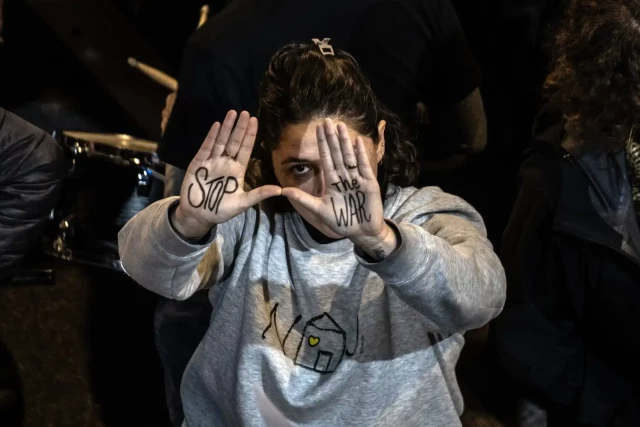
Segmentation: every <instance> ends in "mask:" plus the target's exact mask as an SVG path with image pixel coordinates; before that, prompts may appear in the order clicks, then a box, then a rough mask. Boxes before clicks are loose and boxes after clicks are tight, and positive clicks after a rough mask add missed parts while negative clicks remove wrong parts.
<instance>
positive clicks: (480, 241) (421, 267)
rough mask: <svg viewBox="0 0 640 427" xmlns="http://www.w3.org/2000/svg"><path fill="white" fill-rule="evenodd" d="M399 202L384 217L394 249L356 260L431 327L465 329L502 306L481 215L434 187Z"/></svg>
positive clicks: (499, 272)
mask: <svg viewBox="0 0 640 427" xmlns="http://www.w3.org/2000/svg"><path fill="white" fill-rule="evenodd" d="M403 191H407V189H404V190H403ZM403 205H404V206H403V207H401V208H400V209H399V212H398V214H397V215H394V216H393V218H392V219H390V220H388V221H389V223H390V224H392V226H393V227H394V228H395V229H396V232H397V234H398V237H399V240H400V241H399V246H398V248H397V249H396V250H395V251H394V252H393V253H392V254H391V255H390V256H389V257H388V258H386V259H384V260H383V261H381V262H378V263H368V262H367V261H365V259H364V258H363V257H362V256H358V259H359V261H360V263H361V264H363V265H365V266H366V267H368V268H369V269H370V270H372V271H373V272H375V273H377V274H378V275H379V276H380V277H381V278H382V280H383V281H384V282H385V284H386V285H387V286H389V287H391V289H393V291H394V292H395V293H396V294H397V295H398V296H399V297H400V298H401V299H402V300H404V301H405V302H406V303H407V304H409V305H410V306H412V307H413V308H415V309H416V310H418V311H419V312H420V313H422V314H423V315H424V316H425V317H426V318H427V320H428V321H430V322H431V324H432V325H431V327H432V328H433V330H434V332H438V333H445V334H448V333H456V332H464V331H467V330H470V329H476V328H479V327H481V326H483V325H485V324H486V323H488V322H489V321H490V320H492V319H493V318H495V317H496V316H497V315H498V314H499V313H500V311H501V310H502V307H503V305H504V301H505V297H506V279H505V274H504V270H503V268H502V265H501V264H500V260H499V259H498V256H497V255H496V254H495V252H494V251H493V248H492V246H491V243H490V242H489V240H488V239H487V237H486V230H485V227H484V223H483V221H482V218H481V217H480V215H479V214H478V213H477V212H476V211H475V210H474V209H473V208H472V207H471V206H470V205H469V204H468V203H466V202H464V201H463V200H462V199H460V198H458V197H455V196H452V195H449V194H446V193H443V192H442V191H440V190H439V189H433V188H426V189H422V190H417V191H416V192H415V193H414V194H413V195H411V196H410V197H409V198H408V199H407V200H406V201H405V202H404V204H403ZM357 255H358V254H357Z"/></svg>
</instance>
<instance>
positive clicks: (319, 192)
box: [313, 170, 326, 197]
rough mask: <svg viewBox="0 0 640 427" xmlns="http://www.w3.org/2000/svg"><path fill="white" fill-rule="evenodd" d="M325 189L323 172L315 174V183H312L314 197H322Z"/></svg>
mask: <svg viewBox="0 0 640 427" xmlns="http://www.w3.org/2000/svg"><path fill="white" fill-rule="evenodd" d="M325 190H326V189H325V188H324V172H322V170H321V171H320V173H318V174H316V177H315V183H314V191H313V193H314V196H316V197H322V196H324V192H325Z"/></svg>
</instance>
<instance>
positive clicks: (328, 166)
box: [316, 124, 336, 175]
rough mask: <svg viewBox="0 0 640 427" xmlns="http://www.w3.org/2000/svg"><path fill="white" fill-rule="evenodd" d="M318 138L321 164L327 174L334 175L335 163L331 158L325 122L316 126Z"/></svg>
mask: <svg viewBox="0 0 640 427" xmlns="http://www.w3.org/2000/svg"><path fill="white" fill-rule="evenodd" d="M316 139H317V140H318V153H319V154H320V164H321V165H322V170H323V171H325V174H330V175H333V174H334V173H335V169H336V167H335V165H334V164H333V159H332V158H331V152H330V151H329V144H328V143H327V135H326V134H325V132H324V124H319V125H318V126H316Z"/></svg>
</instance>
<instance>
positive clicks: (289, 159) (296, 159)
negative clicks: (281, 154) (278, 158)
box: [280, 157, 311, 165]
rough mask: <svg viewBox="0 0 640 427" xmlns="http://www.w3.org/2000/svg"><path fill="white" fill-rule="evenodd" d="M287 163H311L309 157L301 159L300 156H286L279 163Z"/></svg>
mask: <svg viewBox="0 0 640 427" xmlns="http://www.w3.org/2000/svg"><path fill="white" fill-rule="evenodd" d="M287 163H311V160H309V159H302V158H300V157H287V158H286V159H284V160H283V161H282V162H281V163H280V164H281V165H285V164H287Z"/></svg>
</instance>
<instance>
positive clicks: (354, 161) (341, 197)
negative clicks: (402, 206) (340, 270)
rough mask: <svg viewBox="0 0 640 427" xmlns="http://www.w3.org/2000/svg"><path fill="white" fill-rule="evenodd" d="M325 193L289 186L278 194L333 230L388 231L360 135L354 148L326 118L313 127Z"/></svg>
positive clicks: (364, 234) (351, 233) (359, 234)
mask: <svg viewBox="0 0 640 427" xmlns="http://www.w3.org/2000/svg"><path fill="white" fill-rule="evenodd" d="M316 136H317V140H318V150H319V153H320V161H321V165H322V170H323V177H324V181H325V185H324V188H325V193H324V195H322V196H321V197H314V196H312V195H311V194H308V193H306V192H304V191H302V190H299V189H297V188H293V187H286V188H283V189H282V195H283V196H286V197H287V198H289V199H290V200H295V201H297V202H298V203H300V204H301V205H302V206H304V207H305V208H306V209H308V210H310V211H311V212H313V213H314V214H315V215H316V216H317V217H318V218H320V219H321V220H322V222H323V223H324V224H326V225H327V226H328V227H329V228H330V229H331V230H332V231H333V232H334V233H336V234H338V235H340V236H343V237H349V238H351V239H352V240H354V241H356V240H358V239H360V240H362V239H366V238H376V237H379V236H381V235H382V234H385V233H387V232H388V229H387V228H388V226H387V225H386V223H385V221H384V211H383V206H382V198H381V196H380V186H379V185H378V181H377V179H376V176H375V174H374V173H373V170H372V169H371V165H370V164H369V158H368V156H367V152H366V148H365V145H364V142H363V140H362V138H361V137H357V138H356V144H355V149H354V145H353V143H352V142H351V139H350V137H349V133H348V129H347V127H346V126H345V125H344V124H339V125H338V126H337V127H336V126H335V125H334V124H333V122H332V121H331V119H326V120H325V121H324V122H323V124H321V125H318V127H317V129H316Z"/></svg>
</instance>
